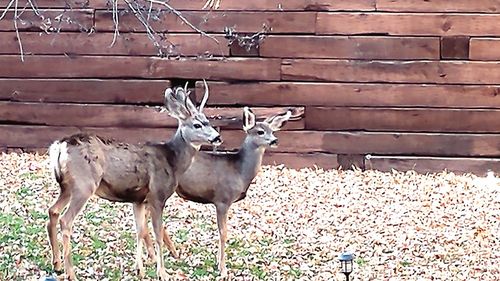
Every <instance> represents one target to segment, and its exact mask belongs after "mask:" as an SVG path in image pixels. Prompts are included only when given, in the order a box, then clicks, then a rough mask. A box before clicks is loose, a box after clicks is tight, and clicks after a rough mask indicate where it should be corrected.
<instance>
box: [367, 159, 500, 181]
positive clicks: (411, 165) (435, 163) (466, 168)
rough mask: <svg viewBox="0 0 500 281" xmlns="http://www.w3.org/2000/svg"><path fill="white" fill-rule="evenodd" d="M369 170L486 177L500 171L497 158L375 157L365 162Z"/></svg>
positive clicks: (499, 160)
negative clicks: (465, 174)
mask: <svg viewBox="0 0 500 281" xmlns="http://www.w3.org/2000/svg"><path fill="white" fill-rule="evenodd" d="M365 163H366V168H367V169H374V170H379V171H383V172H389V171H391V170H392V169H395V170H398V171H410V170H414V171H417V172H419V173H436V172H441V171H445V170H446V171H449V172H454V173H474V174H476V175H480V176H484V175H486V173H487V172H488V171H493V172H496V173H498V171H500V159H497V158H451V157H407V156H373V157H369V159H366V160H365Z"/></svg>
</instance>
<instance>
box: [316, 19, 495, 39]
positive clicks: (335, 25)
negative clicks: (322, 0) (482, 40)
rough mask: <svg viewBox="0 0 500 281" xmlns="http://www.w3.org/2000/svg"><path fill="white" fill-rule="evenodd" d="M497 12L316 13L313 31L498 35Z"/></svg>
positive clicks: (403, 34) (325, 32)
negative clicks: (314, 29)
mask: <svg viewBox="0 0 500 281" xmlns="http://www.w3.org/2000/svg"><path fill="white" fill-rule="evenodd" d="M499 20H500V14H483V15H480V14H446V13H443V14H433V13H413V14H412V13H318V18H317V24H316V34H345V35H350V34H387V35H400V36H405V35H419V36H456V35H466V36H499V35H500V28H498V25H497V23H498V21H499Z"/></svg>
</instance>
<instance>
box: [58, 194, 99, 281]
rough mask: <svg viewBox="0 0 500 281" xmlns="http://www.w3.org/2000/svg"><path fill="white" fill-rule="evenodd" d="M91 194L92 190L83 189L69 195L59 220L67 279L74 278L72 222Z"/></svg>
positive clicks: (72, 279) (73, 280) (73, 279)
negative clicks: (66, 205)
mask: <svg viewBox="0 0 500 281" xmlns="http://www.w3.org/2000/svg"><path fill="white" fill-rule="evenodd" d="M91 196H92V192H90V191H88V192H85V191H83V190H82V191H81V192H79V193H78V194H73V195H72V196H71V201H70V203H69V207H68V209H67V210H66V212H65V213H64V215H63V216H62V218H61V220H60V224H61V232H62V238H63V255H64V270H65V271H66V275H67V277H68V280H71V281H75V280H76V275H75V271H74V269H73V262H72V257H71V234H72V233H73V222H74V220H75V217H76V216H77V215H78V214H79V213H80V211H81V210H82V209H83V207H84V206H85V203H87V201H88V199H89V198H90V197H91Z"/></svg>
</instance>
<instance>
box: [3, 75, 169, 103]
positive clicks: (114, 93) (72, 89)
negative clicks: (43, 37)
mask: <svg viewBox="0 0 500 281" xmlns="http://www.w3.org/2000/svg"><path fill="white" fill-rule="evenodd" d="M169 87H171V83H170V81H168V80H133V79H108V80H102V79H0V100H3V101H16V102H65V103H113V104H130V103H132V104H158V105H159V104H162V103H163V92H164V91H165V89H166V88H169Z"/></svg>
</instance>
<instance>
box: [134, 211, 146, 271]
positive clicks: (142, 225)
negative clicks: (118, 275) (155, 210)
mask: <svg viewBox="0 0 500 281" xmlns="http://www.w3.org/2000/svg"><path fill="white" fill-rule="evenodd" d="M133 210H134V217H135V227H136V232H137V233H136V235H137V245H136V247H137V252H136V256H135V266H136V269H137V274H138V275H139V276H140V277H141V278H143V277H144V266H143V263H142V240H143V239H146V237H148V238H149V234H148V228H147V225H146V205H145V204H133ZM146 246H147V245H146Z"/></svg>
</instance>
